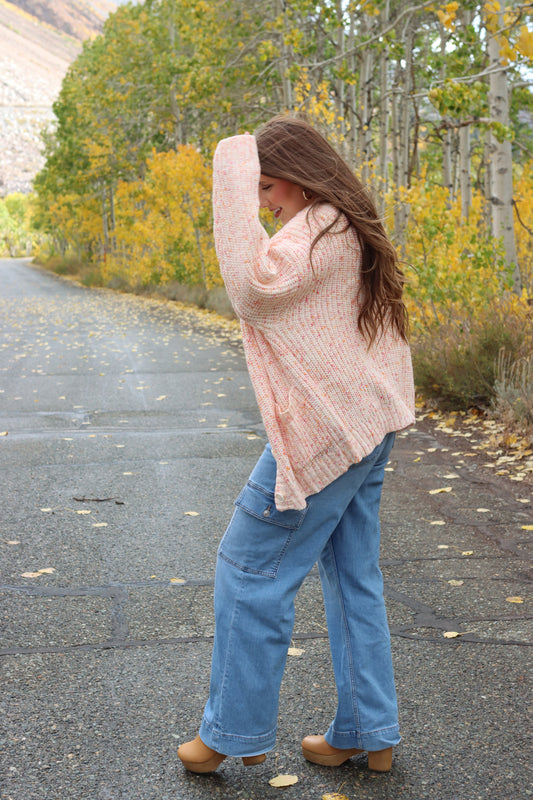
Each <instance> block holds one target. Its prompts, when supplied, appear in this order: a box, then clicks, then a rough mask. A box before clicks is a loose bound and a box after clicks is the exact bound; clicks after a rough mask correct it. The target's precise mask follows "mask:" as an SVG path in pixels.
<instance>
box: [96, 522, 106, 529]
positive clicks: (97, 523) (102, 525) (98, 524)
mask: <svg viewBox="0 0 533 800" xmlns="http://www.w3.org/2000/svg"><path fill="white" fill-rule="evenodd" d="M93 528H107V522H93Z"/></svg>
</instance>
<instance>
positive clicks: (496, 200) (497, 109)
mask: <svg viewBox="0 0 533 800" xmlns="http://www.w3.org/2000/svg"><path fill="white" fill-rule="evenodd" d="M497 17H498V27H499V28H502V27H503V26H504V21H503V11H499V12H498V13H497ZM487 51H488V57H489V68H490V69H491V70H493V71H492V72H491V73H490V84H489V115H490V119H491V122H496V123H499V124H501V125H509V87H508V83H507V72H506V70H505V68H504V67H503V65H502V61H501V57H500V44H499V41H498V31H497V30H491V29H490V26H489V27H488V28H487ZM489 148H490V149H489V155H490V180H491V209H492V235H493V236H495V237H503V244H504V249H505V260H506V262H507V264H508V265H514V270H513V289H514V291H515V292H517V293H518V294H519V293H520V292H521V278H520V270H519V267H518V263H517V262H518V260H517V255H516V242H515V234H514V225H513V171H512V168H513V155H512V149H511V142H510V141H509V140H508V139H505V140H504V141H499V139H498V137H497V136H496V134H495V132H494V131H491V134H490V145H489Z"/></svg>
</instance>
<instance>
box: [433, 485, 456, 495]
mask: <svg viewBox="0 0 533 800" xmlns="http://www.w3.org/2000/svg"><path fill="white" fill-rule="evenodd" d="M451 490H452V487H451V486H445V487H444V488H443V489H430V490H429V494H441V493H442V492H451Z"/></svg>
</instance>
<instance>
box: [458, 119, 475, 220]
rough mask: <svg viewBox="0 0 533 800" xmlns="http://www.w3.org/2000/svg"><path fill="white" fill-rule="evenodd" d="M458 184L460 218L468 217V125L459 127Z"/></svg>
mask: <svg viewBox="0 0 533 800" xmlns="http://www.w3.org/2000/svg"><path fill="white" fill-rule="evenodd" d="M459 185H460V193H461V218H462V219H463V220H467V219H468V215H469V213H470V207H471V205H472V176H471V174H470V125H463V126H462V127H461V128H460V129H459Z"/></svg>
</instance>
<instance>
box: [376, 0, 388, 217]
mask: <svg viewBox="0 0 533 800" xmlns="http://www.w3.org/2000/svg"><path fill="white" fill-rule="evenodd" d="M389 16H390V0H386V2H385V7H384V9H383V24H384V25H385V26H386V25H387V23H388V21H389ZM379 80H380V92H379V178H380V180H381V188H380V191H379V193H378V197H379V202H378V207H379V213H380V215H381V216H384V214H385V195H386V194H387V190H388V186H389V175H388V171H389V108H390V92H389V47H388V45H386V44H384V45H383V47H382V50H381V53H380V56H379Z"/></svg>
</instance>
